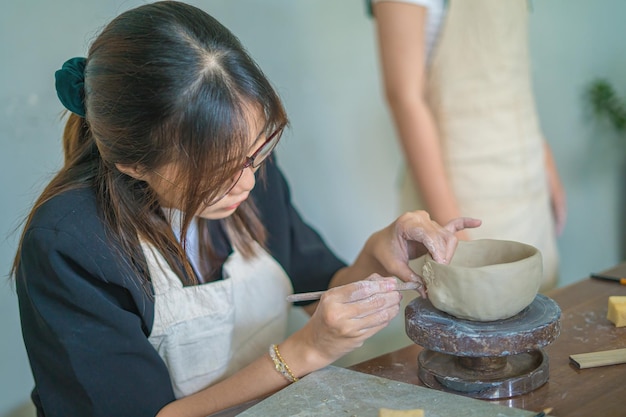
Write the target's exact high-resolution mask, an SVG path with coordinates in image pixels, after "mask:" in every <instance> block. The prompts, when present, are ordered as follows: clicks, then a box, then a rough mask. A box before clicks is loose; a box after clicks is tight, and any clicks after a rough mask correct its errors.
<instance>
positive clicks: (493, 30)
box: [401, 0, 558, 290]
mask: <svg viewBox="0 0 626 417" xmlns="http://www.w3.org/2000/svg"><path fill="white" fill-rule="evenodd" d="M527 25H528V11H527V3H526V0H516V1H513V0H507V1H502V0H471V1H467V0H460V1H458V0H450V1H449V7H448V9H447V11H446V17H445V19H444V23H443V28H442V31H441V32H440V36H439V40H438V42H437V45H436V49H435V51H434V55H433V56H432V61H431V65H430V68H429V69H428V72H427V74H428V81H427V87H426V88H427V99H428V102H429V105H430V108H431V111H432V113H433V117H434V119H435V123H436V125H437V126H438V130H439V135H440V140H441V146H442V150H443V155H444V163H445V166H446V169H447V173H448V176H449V180H450V183H451V186H452V189H453V192H454V194H455V196H456V198H457V201H458V204H459V207H460V212H461V215H462V216H469V217H476V218H479V219H482V220H483V224H482V226H481V227H479V228H477V229H470V230H468V233H469V236H470V237H471V238H472V239H479V238H494V239H506V240H516V241H520V242H525V243H528V244H530V245H533V246H535V247H537V248H538V249H539V250H540V251H541V253H542V256H543V261H544V284H543V286H542V290H545V289H547V288H549V287H552V286H554V284H555V283H556V280H557V274H558V271H557V270H558V253H557V248H556V238H555V228H554V220H553V217H552V210H551V203H550V196H549V190H548V182H547V177H546V168H545V158H544V149H543V137H542V134H541V130H540V127H539V122H538V118H537V114H536V111H535V104H534V98H533V91H532V84H531V78H530V72H529V56H528V39H527V36H528V33H527V31H528V26H527ZM404 183H405V184H406V185H407V186H405V187H403V190H402V191H401V192H402V194H403V198H404V202H403V203H402V205H403V206H404V207H403V208H407V201H409V200H407V198H413V201H412V202H411V203H408V204H413V207H414V209H415V208H419V207H424V205H423V204H421V205H420V198H419V196H415V191H414V190H416V187H415V186H413V184H411V183H410V180H409V181H407V180H406V179H405V181H404ZM409 207H410V206H409Z"/></svg>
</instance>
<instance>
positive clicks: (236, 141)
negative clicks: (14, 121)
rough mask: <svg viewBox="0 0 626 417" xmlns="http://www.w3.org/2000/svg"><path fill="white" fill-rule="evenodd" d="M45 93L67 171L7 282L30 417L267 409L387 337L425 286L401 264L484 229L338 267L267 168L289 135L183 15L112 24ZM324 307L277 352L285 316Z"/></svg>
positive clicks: (438, 253)
mask: <svg viewBox="0 0 626 417" xmlns="http://www.w3.org/2000/svg"><path fill="white" fill-rule="evenodd" d="M56 87H57V93H58V96H59V98H60V100H61V102H62V103H63V104H64V106H65V107H66V108H67V109H68V110H69V111H70V114H69V116H68V119H67V124H66V128H65V132H64V153H65V161H64V165H63V167H62V168H61V169H60V171H59V172H58V173H57V174H56V176H55V177H54V178H53V179H52V180H51V182H50V183H49V184H48V186H47V187H46V188H45V189H44V191H43V193H42V195H41V196H40V197H39V199H38V200H37V201H36V203H35V206H34V208H33V210H32V211H31V213H30V215H29V216H28V218H27V220H26V224H25V228H24V232H23V234H22V237H21V240H20V244H19V249H18V252H17V255H16V258H15V261H14V265H13V273H14V276H15V279H16V287H17V293H18V298H19V306H20V317H21V322H22V332H23V336H24V341H25V344H26V348H27V351H28V356H29V360H30V364H31V368H32V372H33V376H34V380H35V388H34V390H33V393H32V398H33V401H34V403H35V405H36V407H37V409H38V415H39V416H46V417H49V416H73V417H80V416H92V417H94V416H107V417H109V416H116V417H123V416H132V417H141V416H155V415H158V416H207V415H209V414H212V413H214V412H216V411H218V410H222V409H225V408H228V407H230V406H233V405H236V404H239V403H243V402H246V401H248V400H251V399H254V398H259V397H262V396H265V395H268V394H270V393H271V392H273V391H276V390H278V389H280V388H282V387H284V386H286V385H287V384H289V383H291V382H295V381H297V380H298V379H299V378H300V377H302V376H304V375H306V374H307V373H310V372H312V371H314V370H317V369H320V368H322V367H324V366H327V365H329V364H331V363H332V362H333V361H335V360H337V359H338V358H340V357H341V356H342V355H344V354H345V353H347V352H350V351H352V350H354V349H356V348H357V347H359V346H360V345H361V344H362V343H363V341H364V340H366V339H367V338H368V337H370V336H371V335H373V334H374V333H376V332H377V331H379V330H380V329H382V328H383V327H384V326H386V325H387V323H388V322H389V321H390V320H391V319H392V318H393V317H394V316H395V315H396V314H397V313H398V309H399V308H398V306H399V302H400V298H401V296H400V294H399V292H398V291H397V288H398V287H397V280H396V278H392V277H393V276H395V277H399V278H400V279H401V280H403V281H419V279H418V277H417V276H416V275H415V274H414V273H413V272H412V271H411V270H410V269H409V267H408V265H407V263H408V260H409V259H412V258H415V257H417V256H419V255H421V254H424V253H426V251H429V252H430V253H431V254H432V255H433V257H434V258H435V259H436V260H438V261H440V262H446V260H448V259H450V258H451V256H452V254H453V252H454V248H455V245H456V239H455V237H454V233H455V232H457V231H458V230H462V229H463V228H466V227H476V226H478V225H479V223H480V221H478V220H474V219H465V218H459V219H455V220H454V221H452V222H450V223H449V224H447V225H446V226H445V227H441V226H439V225H438V224H437V223H434V222H432V221H431V220H430V219H429V217H428V215H427V214H426V213H424V212H416V213H409V214H406V215H404V216H402V217H400V218H399V219H397V220H396V221H395V222H393V223H392V224H391V225H390V226H388V227H387V228H385V229H383V230H380V231H378V232H376V233H374V234H373V235H372V236H371V237H370V238H369V239H368V241H367V242H366V243H365V245H364V247H363V250H362V251H361V253H360V254H359V255H358V257H357V259H356V260H355V261H354V263H352V264H351V265H346V264H345V263H344V262H343V261H341V260H340V259H338V258H337V257H336V256H335V255H334V254H333V253H332V252H331V251H330V250H329V248H328V247H327V246H326V245H325V244H324V242H323V240H322V238H321V237H320V236H319V234H318V233H316V232H315V230H314V229H312V228H311V227H310V226H308V225H307V224H306V223H305V222H304V221H303V220H302V219H301V217H300V216H299V215H298V213H297V212H296V210H295V209H294V207H293V206H292V205H291V202H290V195H289V189H288V187H287V183H286V181H285V179H284V177H283V175H282V174H281V171H280V170H279V169H278V167H277V165H276V161H275V159H274V158H272V157H271V154H272V151H273V150H274V149H275V147H276V145H277V143H278V142H279V140H280V137H281V133H282V131H283V129H284V128H285V126H286V125H287V116H286V113H285V110H284V109H283V106H282V104H281V101H280V99H279V98H278V96H277V94H276V92H275V91H274V89H273V88H272V86H271V85H270V83H269V82H268V80H267V79H266V78H265V76H264V75H263V73H262V72H261V70H260V69H259V68H258V67H257V65H256V64H255V62H254V61H253V60H252V59H251V58H250V57H249V56H248V54H247V53H246V52H245V50H244V48H243V47H242V46H241V45H240V43H239V41H238V40H237V38H236V37H235V36H233V35H232V34H231V33H230V32H229V31H228V30H227V29H226V28H225V27H224V26H222V25H221V24H220V23H219V22H217V21H216V20H215V19H213V18H212V17H211V16H209V15H208V14H206V13H204V12H202V11H201V10H199V9H197V8H195V7H192V6H189V5H186V4H183V3H178V2H175V1H164V2H157V3H153V4H146V5H143V6H140V7H137V8H135V9H132V10H129V11H127V12H125V13H122V14H121V15H120V16H118V17H117V18H115V19H114V20H113V21H112V22H111V23H109V24H108V25H107V26H106V27H105V28H104V29H103V30H102V32H101V33H100V34H99V36H98V37H97V38H96V39H95V40H94V42H93V44H92V45H91V47H90V49H89V53H88V55H87V58H73V59H71V60H69V61H67V62H66V63H65V64H64V65H63V67H62V68H61V69H60V70H59V71H57V73H56ZM257 181H258V182H259V184H256V183H257ZM255 185H256V186H255ZM384 277H387V278H384ZM326 289H329V290H328V291H327V292H326V293H325V294H324V295H323V296H322V298H321V300H320V301H318V302H313V303H309V304H306V303H302V305H303V306H304V308H305V309H306V310H307V311H308V312H309V313H310V314H311V318H310V320H309V321H308V322H307V323H306V324H305V325H304V326H303V327H302V328H301V329H299V330H298V331H296V332H295V333H294V334H292V335H290V336H288V337H287V335H286V334H285V332H286V316H287V310H288V307H289V305H288V303H287V302H286V299H285V298H286V296H287V295H289V294H291V293H293V292H308V291H318V290H326ZM421 291H422V294H423V295H424V291H423V290H421Z"/></svg>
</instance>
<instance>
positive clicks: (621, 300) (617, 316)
mask: <svg viewBox="0 0 626 417" xmlns="http://www.w3.org/2000/svg"><path fill="white" fill-rule="evenodd" d="M606 318H607V319H609V320H611V321H612V322H613V323H615V327H623V326H626V296H617V295H614V296H611V297H609V312H608V313H607V315H606Z"/></svg>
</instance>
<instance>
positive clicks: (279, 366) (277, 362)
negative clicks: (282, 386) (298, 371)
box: [270, 345, 299, 382]
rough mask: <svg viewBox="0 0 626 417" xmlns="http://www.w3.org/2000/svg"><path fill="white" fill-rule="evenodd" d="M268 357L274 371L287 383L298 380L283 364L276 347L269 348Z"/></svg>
mask: <svg viewBox="0 0 626 417" xmlns="http://www.w3.org/2000/svg"><path fill="white" fill-rule="evenodd" d="M270 357H271V358H272V361H273V362H274V368H275V369H276V371H277V372H278V373H279V374H281V375H282V376H284V377H285V379H286V380H287V381H289V382H296V381H297V380H298V379H299V378H298V377H297V376H295V375H294V374H293V372H291V369H289V366H288V365H287V364H286V363H285V360H284V359H283V357H282V356H281V355H280V352H279V351H278V346H277V345H271V346H270Z"/></svg>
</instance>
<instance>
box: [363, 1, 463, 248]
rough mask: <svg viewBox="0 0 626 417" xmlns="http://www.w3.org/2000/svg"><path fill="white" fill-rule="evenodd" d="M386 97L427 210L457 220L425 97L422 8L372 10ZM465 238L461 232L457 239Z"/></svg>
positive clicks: (394, 5) (391, 5) (383, 5)
mask: <svg viewBox="0 0 626 417" xmlns="http://www.w3.org/2000/svg"><path fill="white" fill-rule="evenodd" d="M374 16H375V21H376V26H377V33H378V42H379V52H380V62H381V65H382V74H383V81H384V89H385V95H386V98H387V102H388V105H389V108H390V110H391V113H392V116H393V119H394V123H395V126H396V130H397V134H398V136H399V138H400V145H401V146H402V150H403V152H404V155H405V158H406V161H407V164H408V166H409V169H410V172H411V177H412V178H413V181H414V183H415V184H416V186H417V187H418V188H419V190H420V192H421V194H422V197H423V199H424V202H425V204H426V209H427V211H428V212H429V213H430V214H431V216H432V218H433V219H434V220H435V221H437V222H438V223H440V224H445V223H446V222H448V221H450V220H451V219H453V218H457V217H460V216H461V213H460V210H459V207H458V204H457V200H456V197H455V196H454V193H453V191H452V187H451V185H450V183H449V181H448V176H447V173H446V169H445V166H444V161H443V155H442V149H441V142H440V139H439V134H438V131H437V126H436V124H435V121H434V119H433V116H432V114H431V111H430V109H429V108H428V104H427V103H426V100H425V97H424V86H425V80H426V74H425V72H426V65H425V36H424V26H425V23H426V9H425V8H424V7H421V6H417V5H412V4H403V3H398V2H380V3H376V4H375V5H374ZM457 236H458V237H459V238H461V239H467V238H468V236H467V234H466V232H464V231H460V232H458V235H457Z"/></svg>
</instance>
